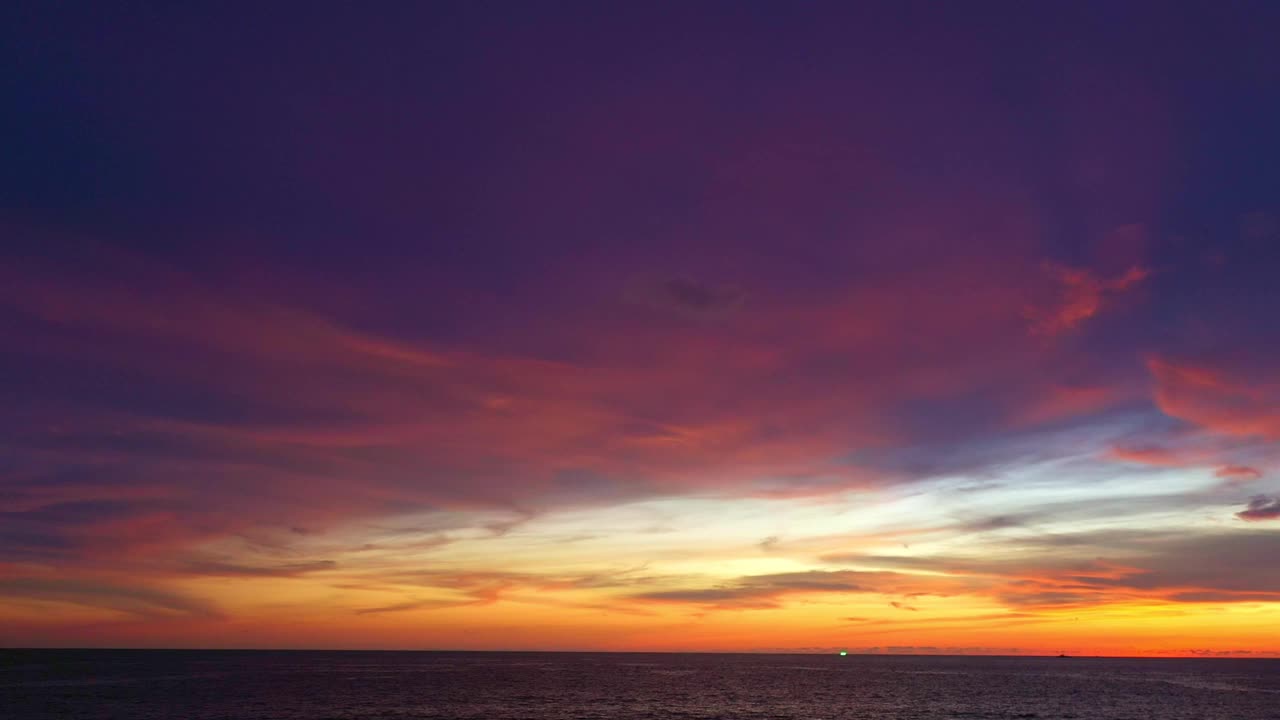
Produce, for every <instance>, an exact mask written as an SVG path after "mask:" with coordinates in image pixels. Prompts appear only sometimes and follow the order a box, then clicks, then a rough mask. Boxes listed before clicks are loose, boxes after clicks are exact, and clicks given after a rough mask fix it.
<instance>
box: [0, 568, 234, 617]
mask: <svg viewBox="0 0 1280 720" xmlns="http://www.w3.org/2000/svg"><path fill="white" fill-rule="evenodd" d="M0 595H4V596H9V597H14V598H28V599H32V600H46V601H55V602H66V603H73V604H76V605H82V606H86V607H93V608H100V609H106V610H115V611H119V612H124V613H128V614H130V615H136V616H139V617H144V618H160V617H166V616H187V617H205V618H216V617H220V616H221V614H220V613H219V612H218V610H217V609H216V608H214V607H213V606H212V605H210V604H209V603H206V602H203V601H201V600H198V599H196V598H192V597H188V596H186V595H182V594H180V593H176V592H172V591H168V590H160V589H156V588H149V587H141V586H136V585H128V586H126V585H118V584H113V583H106V582H96V581H92V580H78V579H51V578H7V579H0Z"/></svg>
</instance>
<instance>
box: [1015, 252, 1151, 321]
mask: <svg viewBox="0 0 1280 720" xmlns="http://www.w3.org/2000/svg"><path fill="white" fill-rule="evenodd" d="M1044 271H1045V273H1046V274H1048V275H1050V276H1051V277H1052V278H1053V279H1054V280H1055V281H1056V282H1057V290H1058V293H1057V294H1058V296H1057V297H1056V298H1055V299H1054V300H1053V301H1052V302H1050V303H1048V304H1046V305H1042V306H1029V307H1028V308H1027V309H1026V311H1025V316H1026V318H1027V321H1028V322H1029V323H1030V329H1031V332H1032V334H1035V335H1041V336H1048V337H1052V336H1056V335H1061V334H1063V333H1066V332H1069V331H1071V330H1074V329H1076V328H1077V327H1079V326H1080V325H1081V324H1083V323H1084V322H1085V321H1086V320H1089V319H1090V318H1092V317H1094V316H1095V315H1097V314H1098V313H1099V312H1101V311H1102V309H1103V307H1104V306H1105V305H1106V303H1107V302H1108V301H1109V300H1110V299H1111V298H1112V297H1113V296H1115V295H1118V294H1120V293H1122V292H1125V291H1127V290H1130V289H1132V288H1133V287H1135V286H1137V285H1138V284H1139V283H1141V282H1142V281H1143V280H1145V279H1146V278H1147V277H1148V276H1149V275H1150V274H1151V271H1150V270H1148V269H1147V268H1144V267H1140V266H1134V267H1131V268H1129V269H1128V270H1127V271H1125V272H1124V273H1123V274H1121V275H1118V276H1116V277H1113V278H1101V277H1099V276H1098V275H1097V274H1095V273H1093V272H1092V271H1090V270H1088V269H1083V268H1071V267H1065V266H1062V265H1054V264H1045V266H1044Z"/></svg>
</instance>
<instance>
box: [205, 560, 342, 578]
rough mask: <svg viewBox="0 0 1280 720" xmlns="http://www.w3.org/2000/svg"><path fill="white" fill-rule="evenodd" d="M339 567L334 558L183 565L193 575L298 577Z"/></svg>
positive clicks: (213, 561) (209, 561) (212, 562)
mask: <svg viewBox="0 0 1280 720" xmlns="http://www.w3.org/2000/svg"><path fill="white" fill-rule="evenodd" d="M337 567H338V563H336V562H335V561H333V560H311V561H307V562H296V563H284V564H280V565H269V566H261V565H242V564H239V563H234V562H222V561H216V560H199V561H193V562H189V563H187V564H185V565H183V566H182V571H183V572H186V573H190V574H192V575H221V576H229V577H296V576H298V575H304V574H306V573H313V572H321V571H324V570H333V569H335V568H337Z"/></svg>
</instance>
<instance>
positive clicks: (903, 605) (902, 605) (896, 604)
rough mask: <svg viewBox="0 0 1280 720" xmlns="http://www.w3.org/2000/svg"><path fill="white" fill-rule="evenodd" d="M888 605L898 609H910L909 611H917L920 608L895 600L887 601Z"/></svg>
mask: <svg viewBox="0 0 1280 720" xmlns="http://www.w3.org/2000/svg"><path fill="white" fill-rule="evenodd" d="M889 605H890V606H892V607H896V608H898V609H899V610H910V611H911V612H918V611H919V610H920V608H918V607H915V606H913V605H908V604H906V603H904V602H898V601H897V600H894V601H893V602H891V603H889Z"/></svg>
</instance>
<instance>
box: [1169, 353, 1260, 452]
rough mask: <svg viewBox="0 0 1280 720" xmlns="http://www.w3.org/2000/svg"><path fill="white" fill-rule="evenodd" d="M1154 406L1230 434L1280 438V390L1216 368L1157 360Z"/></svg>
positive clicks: (1208, 427) (1209, 428) (1207, 427)
mask: <svg viewBox="0 0 1280 720" xmlns="http://www.w3.org/2000/svg"><path fill="white" fill-rule="evenodd" d="M1147 367H1148V368H1149V369H1150V371H1151V375H1152V377H1153V378H1154V379H1155V386H1156V387H1155V402H1156V405H1157V406H1158V407H1159V408H1160V410H1161V411H1162V412H1164V413H1165V414H1166V415H1169V416H1171V417H1176V418H1178V419H1181V420H1186V421H1188V422H1191V423H1195V424H1196V425H1200V426H1201V427H1204V428H1206V429H1208V430H1212V431H1214V432H1218V433H1222V434H1225V435H1238V436H1246V437H1261V438H1267V439H1275V438H1280V388H1278V387H1277V386H1276V384H1275V383H1272V382H1258V381H1252V380H1249V379H1245V378H1243V377H1239V376H1237V375H1233V374H1232V373H1230V372H1228V371H1226V370H1221V369H1218V368H1213V367H1205V366H1197V365H1191V364H1188V363H1182V362H1177V361H1173V360H1167V359H1163V358H1158V357H1153V358H1151V359H1149V360H1148V361H1147Z"/></svg>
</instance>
